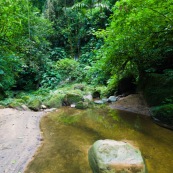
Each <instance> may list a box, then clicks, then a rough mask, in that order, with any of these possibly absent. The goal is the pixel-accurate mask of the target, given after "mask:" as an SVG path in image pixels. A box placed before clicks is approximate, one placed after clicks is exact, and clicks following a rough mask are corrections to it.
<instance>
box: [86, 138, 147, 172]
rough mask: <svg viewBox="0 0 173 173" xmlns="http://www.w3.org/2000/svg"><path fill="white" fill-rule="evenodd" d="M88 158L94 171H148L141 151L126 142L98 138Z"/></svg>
mask: <svg viewBox="0 0 173 173" xmlns="http://www.w3.org/2000/svg"><path fill="white" fill-rule="evenodd" d="M88 159H89V163H90V167H91V169H92V171H93V173H146V169H145V164H144V161H143V158H142V156H141V153H140V151H139V150H138V149H135V148H134V147H133V146H131V145H130V144H128V143H126V142H119V141H114V140H108V139H106V140H98V141H96V142H95V143H94V144H93V145H92V147H91V148H90V150H89V152H88Z"/></svg>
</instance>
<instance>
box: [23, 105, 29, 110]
mask: <svg viewBox="0 0 173 173" xmlns="http://www.w3.org/2000/svg"><path fill="white" fill-rule="evenodd" d="M21 108H22V110H24V111H30V109H29V108H28V107H27V106H26V105H21Z"/></svg>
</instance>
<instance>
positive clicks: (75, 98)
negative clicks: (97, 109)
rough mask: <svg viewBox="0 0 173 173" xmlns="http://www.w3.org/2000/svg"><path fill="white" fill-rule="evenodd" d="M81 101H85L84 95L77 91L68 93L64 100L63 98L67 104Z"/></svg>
mask: <svg viewBox="0 0 173 173" xmlns="http://www.w3.org/2000/svg"><path fill="white" fill-rule="evenodd" d="M80 101H83V97H82V95H79V94H76V93H67V94H66V95H65V97H64V100H63V102H64V103H65V105H70V104H73V103H78V102H80Z"/></svg>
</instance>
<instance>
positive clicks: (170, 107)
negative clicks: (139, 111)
mask: <svg viewBox="0 0 173 173" xmlns="http://www.w3.org/2000/svg"><path fill="white" fill-rule="evenodd" d="M152 113H153V116H154V118H157V119H158V120H160V121H161V122H163V123H166V124H168V125H171V126H173V104H165V105H161V106H156V107H153V108H152Z"/></svg>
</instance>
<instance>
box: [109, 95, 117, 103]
mask: <svg viewBox="0 0 173 173" xmlns="http://www.w3.org/2000/svg"><path fill="white" fill-rule="evenodd" d="M117 100H118V97H115V96H110V97H109V98H108V101H109V102H116V101H117Z"/></svg>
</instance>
